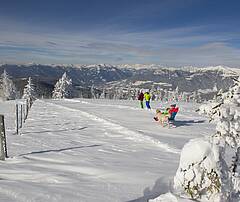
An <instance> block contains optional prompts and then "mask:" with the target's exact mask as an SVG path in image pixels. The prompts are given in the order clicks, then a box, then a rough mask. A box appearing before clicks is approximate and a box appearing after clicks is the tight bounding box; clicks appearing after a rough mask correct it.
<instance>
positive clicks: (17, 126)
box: [16, 104, 19, 135]
mask: <svg viewBox="0 0 240 202" xmlns="http://www.w3.org/2000/svg"><path fill="white" fill-rule="evenodd" d="M18 123H19V122H18V104H16V132H17V135H18V129H19V125H18Z"/></svg>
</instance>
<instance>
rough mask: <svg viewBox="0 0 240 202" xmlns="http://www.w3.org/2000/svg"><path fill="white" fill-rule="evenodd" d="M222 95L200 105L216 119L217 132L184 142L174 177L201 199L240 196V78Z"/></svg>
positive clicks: (216, 201)
mask: <svg viewBox="0 0 240 202" xmlns="http://www.w3.org/2000/svg"><path fill="white" fill-rule="evenodd" d="M220 96H221V99H219V102H218V103H216V102H211V103H209V105H204V106H203V107H201V108H200V111H201V112H203V113H205V112H207V115H208V116H209V117H210V118H211V119H212V120H214V121H215V122H216V124H217V126H216V133H215V134H213V135H212V136H211V137H210V138H198V139H194V140H191V141H190V142H188V143H187V144H186V145H185V146H184V148H183V150H182V152H181V158H180V165H179V168H178V170H177V173H176V176H175V179H174V185H175V187H176V188H177V189H178V190H182V191H183V192H185V193H186V194H187V195H188V196H190V197H191V198H193V199H197V200H198V201H214V202H222V201H239V200H240V196H239V195H240V174H239V173H240V168H239V166H240V78H239V79H238V80H237V79H236V80H235V85H234V86H233V87H232V88H230V89H229V91H228V92H226V93H222V94H221V95H220ZM193 150H194V151H195V155H194V156H192V155H190V152H192V151H193ZM232 150H233V151H234V150H235V152H232ZM231 156H232V159H233V161H232V162H230V161H229V157H231ZM231 163H232V164H231ZM230 164H231V165H230Z"/></svg>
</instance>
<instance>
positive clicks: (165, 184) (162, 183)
mask: <svg viewBox="0 0 240 202" xmlns="http://www.w3.org/2000/svg"><path fill="white" fill-rule="evenodd" d="M169 190H171V183H170V181H169V179H165V178H164V177H162V178H159V179H158V180H157V181H156V182H155V184H154V186H153V188H152V189H150V188H149V187H147V188H145V189H144V191H143V196H142V197H140V198H137V199H134V200H130V201H127V202H148V200H149V199H154V198H156V197H158V196H160V195H161V194H164V193H167V192H169Z"/></svg>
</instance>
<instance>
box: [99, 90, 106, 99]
mask: <svg viewBox="0 0 240 202" xmlns="http://www.w3.org/2000/svg"><path fill="white" fill-rule="evenodd" d="M105 91H106V90H105V88H103V90H102V93H101V95H100V99H105V98H106V92H105Z"/></svg>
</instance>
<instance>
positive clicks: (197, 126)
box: [0, 99, 214, 202]
mask: <svg viewBox="0 0 240 202" xmlns="http://www.w3.org/2000/svg"><path fill="white" fill-rule="evenodd" d="M152 105H153V108H156V107H163V106H162V105H161V104H160V103H153V104H152ZM164 106H166V104H164ZM179 106H180V112H179V114H178V115H177V120H178V121H177V123H176V125H177V127H176V128H171V129H167V128H162V127H161V126H160V125H158V124H157V123H156V122H154V121H153V115H154V111H147V110H141V109H139V108H138V103H137V102H136V101H116V100H115V101H114V100H87V99H79V100H77V99H74V100H62V101H58V100H38V101H36V102H35V104H34V105H33V108H32V109H31V112H30V116H29V118H28V120H27V122H26V123H25V125H24V128H23V129H22V130H21V135H18V136H17V135H14V122H13V120H14V102H0V113H3V114H5V117H6V126H7V141H8V149H9V155H10V158H9V159H7V160H6V161H5V162H0V178H1V186H0V201H6V202H9V201H21V202H22V201H24V202H25V201H58V202H60V201H61V202H63V201H84V202H85V201H86V202H94V201H103V202H112V201H147V199H150V198H155V197H156V196H158V195H160V194H162V193H166V192H168V191H169V190H171V186H170V184H171V180H172V178H173V176H174V174H175V172H176V169H177V167H178V163H179V157H180V156H179V154H180V150H181V148H182V146H183V145H184V144H185V143H186V142H187V141H188V140H189V139H191V138H195V137H200V136H204V135H207V134H208V133H209V132H211V131H213V130H214V126H213V125H209V123H208V122H207V121H205V119H204V118H203V117H201V116H199V115H198V114H196V113H195V112H194V110H195V109H196V107H197V106H195V105H194V104H192V103H179Z"/></svg>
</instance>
